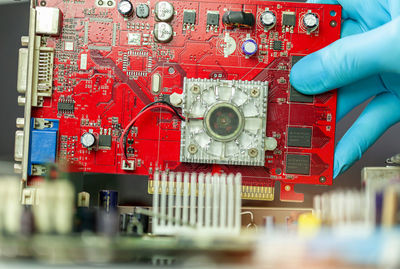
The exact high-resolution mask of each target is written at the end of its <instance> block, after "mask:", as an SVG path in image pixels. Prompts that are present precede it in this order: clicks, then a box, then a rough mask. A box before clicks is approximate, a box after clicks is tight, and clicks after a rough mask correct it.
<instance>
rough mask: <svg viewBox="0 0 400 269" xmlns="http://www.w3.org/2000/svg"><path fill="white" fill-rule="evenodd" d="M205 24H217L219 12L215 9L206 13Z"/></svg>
mask: <svg viewBox="0 0 400 269" xmlns="http://www.w3.org/2000/svg"><path fill="white" fill-rule="evenodd" d="M207 25H213V26H218V25H219V13H218V12H217V11H215V12H208V13H207Z"/></svg>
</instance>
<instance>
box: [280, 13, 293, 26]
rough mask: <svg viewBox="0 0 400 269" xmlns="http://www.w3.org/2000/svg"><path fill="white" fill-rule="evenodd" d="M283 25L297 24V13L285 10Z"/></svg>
mask: <svg viewBox="0 0 400 269" xmlns="http://www.w3.org/2000/svg"><path fill="white" fill-rule="evenodd" d="M282 25H284V26H295V25H296V13H294V12H283V13H282Z"/></svg>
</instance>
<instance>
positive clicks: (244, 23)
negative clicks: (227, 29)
mask: <svg viewBox="0 0 400 269" xmlns="http://www.w3.org/2000/svg"><path fill="white" fill-rule="evenodd" d="M222 23H223V24H225V25H228V26H237V27H252V26H253V25H254V23H255V18H254V15H253V13H248V12H244V11H230V10H229V11H227V12H225V13H224V15H223V16H222Z"/></svg>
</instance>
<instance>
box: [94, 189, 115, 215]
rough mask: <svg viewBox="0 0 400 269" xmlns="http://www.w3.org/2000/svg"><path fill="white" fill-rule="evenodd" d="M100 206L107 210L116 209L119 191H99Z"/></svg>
mask: <svg viewBox="0 0 400 269" xmlns="http://www.w3.org/2000/svg"><path fill="white" fill-rule="evenodd" d="M99 207H100V208H103V209H105V211H106V212H110V211H116V210H117V207H118V192H117V191H114V190H101V191H99Z"/></svg>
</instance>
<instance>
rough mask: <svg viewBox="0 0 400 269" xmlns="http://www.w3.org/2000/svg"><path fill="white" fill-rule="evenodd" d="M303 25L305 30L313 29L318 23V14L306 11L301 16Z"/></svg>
mask: <svg viewBox="0 0 400 269" xmlns="http://www.w3.org/2000/svg"><path fill="white" fill-rule="evenodd" d="M303 25H304V27H305V28H306V29H307V30H314V29H316V28H317V27H318V25H319V19H318V16H317V15H316V14H314V13H311V12H309V13H307V14H305V15H304V17H303Z"/></svg>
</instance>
